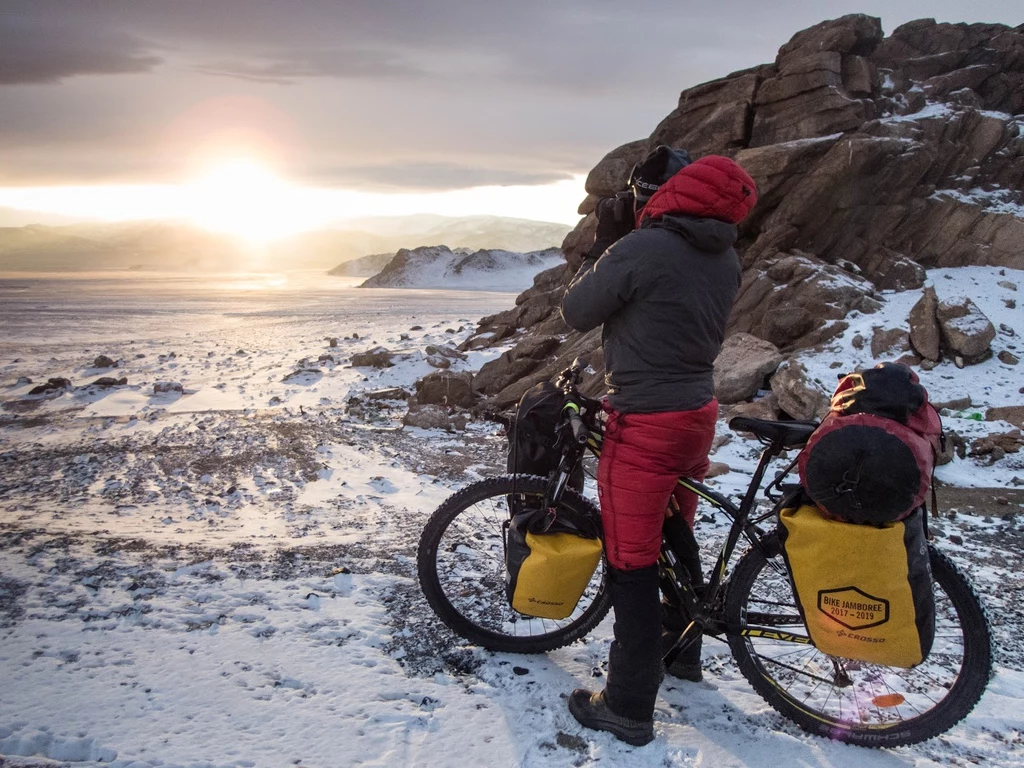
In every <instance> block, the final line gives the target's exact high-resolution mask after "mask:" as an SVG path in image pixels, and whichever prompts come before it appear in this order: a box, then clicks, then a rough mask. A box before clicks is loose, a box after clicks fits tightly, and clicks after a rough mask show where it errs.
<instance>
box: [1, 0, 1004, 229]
mask: <svg viewBox="0 0 1024 768" xmlns="http://www.w3.org/2000/svg"><path fill="white" fill-rule="evenodd" d="M851 12H866V13H870V14H872V15H876V16H880V17H881V18H882V23H883V27H884V29H885V31H886V33H889V32H891V31H892V29H894V28H895V27H896V26H898V25H899V24H901V23H903V22H905V21H908V20H910V19H915V18H922V17H934V18H937V19H938V20H940V21H991V22H1002V23H1006V24H1010V25H1014V26H1015V25H1017V24H1021V23H1022V22H1024V3H1022V2H1021V0H974V1H973V2H971V3H964V2H961V1H960V0H956V1H954V0H861V1H860V2H849V1H847V0H818V1H817V2H806V1H805V0H775V1H774V2H763V1H761V2H753V0H743V1H739V0H718V1H717V2H712V3H708V2H700V3H694V2H686V0H683V1H682V2H680V0H630V2H623V0H582V1H580V2H577V1H576V0H566V1H564V2H559V1H558V0H496V1H492V0H429V1H427V0H397V1H395V0H391V1H389V0H330V1H324V0H278V1H277V2H269V1H268V0H202V1H201V2H198V1H195V2H194V1H190V0H173V1H172V0H119V1H118V2H102V1H100V0H74V1H73V2H71V1H69V0H61V1H57V0H3V3H2V5H0V188H6V189H5V194H4V195H3V196H0V205H7V206H11V203H12V200H13V202H14V203H18V200H17V199H14V198H12V195H14V194H16V192H17V190H21V191H22V192H23V193H24V197H23V198H22V202H24V203H25V205H24V207H30V205H29V203H31V201H32V200H36V199H38V192H39V188H47V189H51V188H54V187H68V186H75V187H83V186H84V187H97V186H98V187H107V186H110V185H175V184H180V183H183V182H186V181H187V180H188V179H193V178H196V177H197V175H198V176H201V175H202V174H204V173H206V172H208V171H209V169H211V168H215V167H217V165H218V164H219V163H224V162H227V161H232V160H242V161H253V162H254V163H255V164H256V165H257V166H258V167H259V168H260V169H263V170H265V171H266V172H267V173H269V174H271V175H272V176H273V178H274V179H277V180H286V181H287V182H288V183H289V184H294V185H298V186H301V187H303V188H317V189H344V190H352V191H356V192H375V193H405V194H407V195H408V194H418V193H424V192H435V193H436V192H439V191H446V190H459V189H462V190H464V189H467V188H476V187H480V186H493V185H505V186H509V185H511V186H514V187H516V188H518V189H522V188H523V187H532V186H538V187H540V186H543V185H551V184H555V183H558V182H561V183H562V185H563V186H567V185H572V184H576V185H578V184H579V176H580V175H582V174H585V173H586V172H587V171H588V170H589V169H590V168H591V167H593V166H594V164H595V163H596V162H597V161H598V160H599V159H600V158H601V157H602V156H603V155H604V154H605V153H606V152H608V151H609V150H611V149H613V148H614V147H616V146H618V145H620V144H622V143H624V142H627V141H631V140H633V139H637V138H642V137H644V136H646V135H648V134H649V133H650V132H651V130H652V129H653V128H654V126H655V125H656V124H657V123H658V122H659V121H660V120H661V118H662V117H664V116H665V115H666V114H667V113H668V112H669V111H671V110H672V108H673V107H674V106H675V102H676V99H677V97H678V93H679V91H680V90H682V89H684V88H686V87H688V86H691V85H694V84H697V83H700V82H703V81H705V80H709V79H713V78H716V77H720V76H723V75H725V74H727V73H729V72H731V71H734V70H737V69H742V68H745V67H748V66H752V65H755V64H759V63H763V62H767V61H771V60H772V59H774V56H775V53H776V51H777V50H778V48H779V46H780V45H782V44H783V43H785V42H786V41H787V40H788V39H789V38H790V37H791V36H792V34H793V33H794V32H796V31H797V30H799V29H802V28H805V27H807V26H810V25H812V24H815V23H817V22H819V21H821V20H823V19H825V18H834V17H836V16H840V15H843V14H845V13H851ZM32 188H35V192H33V190H32ZM573 189H574V190H575V189H577V187H573ZM33 194H36V195H37V197H32V195H33ZM573 194H576V193H575V192H574V193H573ZM576 197H577V201H578V197H579V195H578V194H576ZM379 199H384V198H379ZM15 207H16V206H15ZM494 212H495V213H501V212H502V211H494ZM571 215H572V214H571V212H570V213H568V214H566V213H565V212H561V213H560V214H559V215H558V216H552V217H550V218H560V219H563V220H564V219H566V218H567V217H571Z"/></svg>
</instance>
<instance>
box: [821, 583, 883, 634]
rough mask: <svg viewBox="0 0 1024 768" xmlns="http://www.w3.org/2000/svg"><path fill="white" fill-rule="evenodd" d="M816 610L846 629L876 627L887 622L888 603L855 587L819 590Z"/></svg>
mask: <svg viewBox="0 0 1024 768" xmlns="http://www.w3.org/2000/svg"><path fill="white" fill-rule="evenodd" d="M818 610H819V611H821V612H822V613H823V614H825V615H826V616H828V617H829V618H830V619H832V620H833V621H835V622H836V623H838V624H842V625H843V626H844V627H846V628H847V629H867V628H868V627H877V626H878V625H880V624H885V622H887V621H888V620H889V601H888V600H884V599H882V598H880V597H875V596H873V595H869V594H868V593H867V592H864V591H863V590H861V589H857V587H842V588H841V589H823V590H821V591H820V592H818Z"/></svg>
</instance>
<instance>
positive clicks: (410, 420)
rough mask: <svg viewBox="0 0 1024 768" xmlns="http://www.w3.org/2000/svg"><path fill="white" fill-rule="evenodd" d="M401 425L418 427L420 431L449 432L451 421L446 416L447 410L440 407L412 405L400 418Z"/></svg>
mask: <svg viewBox="0 0 1024 768" xmlns="http://www.w3.org/2000/svg"><path fill="white" fill-rule="evenodd" d="M402 423H403V424H404V425H405V426H407V427H419V428H420V429H444V430H448V431H450V430H451V428H452V420H451V417H450V416H449V415H448V409H447V408H445V407H444V406H441V405H434V404H427V405H412V406H410V407H409V411H408V412H407V413H406V414H405V416H403V417H402Z"/></svg>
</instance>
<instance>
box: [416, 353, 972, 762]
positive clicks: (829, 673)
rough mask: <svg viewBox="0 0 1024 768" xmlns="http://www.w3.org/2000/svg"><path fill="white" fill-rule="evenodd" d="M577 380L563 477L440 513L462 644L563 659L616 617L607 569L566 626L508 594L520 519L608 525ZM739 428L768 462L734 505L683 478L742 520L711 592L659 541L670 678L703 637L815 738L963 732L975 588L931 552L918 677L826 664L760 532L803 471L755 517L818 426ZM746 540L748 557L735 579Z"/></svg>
mask: <svg viewBox="0 0 1024 768" xmlns="http://www.w3.org/2000/svg"><path fill="white" fill-rule="evenodd" d="M581 377H582V365H581V364H580V362H579V361H576V362H575V363H574V364H573V365H572V366H571V367H570V368H567V369H566V370H565V371H563V372H562V374H561V375H560V377H559V379H558V385H559V387H560V388H561V390H562V392H563V393H564V395H565V407H564V409H563V420H562V422H561V423H560V424H559V427H558V434H559V443H558V447H559V448H560V450H561V460H560V463H559V465H558V469H557V470H556V471H555V472H554V473H553V475H552V476H551V477H540V476H535V475H503V476H499V477H493V478H488V479H485V480H481V481H478V482H476V483H473V484H471V485H469V486H467V487H466V488H463V489H462V490H461V491H459V492H458V493H456V494H454V495H453V496H451V497H450V498H448V499H447V500H446V501H445V502H444V503H443V504H442V505H441V506H440V507H439V508H438V509H437V510H436V511H435V512H434V513H433V515H432V516H431V518H430V520H429V521H428V523H427V525H426V527H425V528H424V531H423V534H422V536H421V539H420V543H419V549H418V557H417V562H418V571H419V579H420V584H421V587H422V589H423V593H424V595H425V596H426V598H427V601H428V602H429V604H430V605H431V607H432V608H433V609H434V611H435V612H436V613H437V615H438V616H439V617H440V618H441V620H442V621H443V622H444V623H445V624H446V625H447V626H448V627H449V628H451V629H452V630H453V631H454V632H456V633H457V634H459V635H461V636H462V637H464V638H466V639H467V640H469V641H471V642H473V643H476V644H478V645H481V646H483V647H485V648H488V649H490V650H492V651H505V652H513V653H542V652H545V651H549V650H553V649H555V648H559V647H561V646H564V645H567V644H569V643H571V642H573V641H575V640H578V639H580V638H582V637H583V636H585V635H586V634H587V633H588V632H590V631H591V630H592V629H593V628H594V627H595V626H597V624H598V623H599V622H600V621H601V620H602V619H603V618H604V616H605V614H606V613H607V612H608V610H609V608H610V601H609V597H608V593H607V591H606V590H605V588H604V581H605V568H604V565H603V561H602V565H599V567H598V569H597V571H596V572H595V574H594V576H593V578H592V579H591V581H590V584H589V585H588V586H587V589H586V591H585V592H584V595H583V597H582V598H581V600H580V602H579V604H578V605H577V607H576V610H575V611H574V612H573V613H572V614H571V615H570V616H569V617H568V618H566V619H563V620H560V621H555V620H551V619H540V618H533V617H529V616H526V615H523V614H519V613H516V612H515V611H513V610H512V608H511V607H510V606H509V604H508V601H507V599H506V595H505V581H504V573H505V564H504V547H505V538H504V536H505V530H506V526H507V524H508V521H509V520H510V519H511V515H512V514H513V512H514V511H515V510H517V509H522V508H526V505H544V508H548V507H555V508H556V509H558V508H567V509H569V510H571V511H573V512H576V513H584V514H590V515H594V516H596V517H597V518H598V519H600V511H599V510H598V508H597V507H596V506H595V505H594V504H593V503H592V502H591V501H589V500H588V499H586V498H584V497H583V496H582V495H581V494H580V493H578V492H576V491H575V490H573V489H571V488H569V487H567V482H568V479H569V477H570V475H571V473H572V472H573V470H574V469H575V468H576V467H577V466H578V465H579V464H580V462H581V460H582V458H583V455H584V453H585V451H587V450H590V451H591V452H592V453H593V454H594V455H600V451H601V443H602V431H601V424H600V421H599V419H598V418H597V414H599V413H600V404H599V403H598V402H597V401H595V400H593V399H590V398H587V397H585V396H584V395H582V394H581V393H580V392H579V390H578V385H579V383H580V379H581ZM729 426H730V428H731V429H733V430H734V431H739V432H745V433H751V434H754V435H755V436H756V437H757V438H758V439H759V440H760V442H761V443H762V445H764V450H763V451H762V453H761V457H760V461H759V462H758V464H757V468H756V469H755V471H754V474H753V477H752V479H751V482H750V484H749V486H748V488H747V490H746V492H745V494H744V495H743V498H742V500H741V501H740V503H739V504H738V505H736V504H734V503H733V502H732V501H730V500H729V499H727V498H726V497H725V496H723V495H721V494H719V493H717V492H716V491H714V490H713V489H711V488H709V487H708V486H707V485H705V484H704V483H701V482H697V481H695V480H692V479H688V478H680V479H679V483H680V485H682V486H683V487H684V488H687V489H689V490H691V491H693V492H694V493H696V494H697V496H698V497H699V499H700V500H701V501H702V502H703V503H705V504H707V505H710V506H711V507H712V508H713V509H715V510H717V511H718V512H721V513H723V514H725V515H726V517H727V518H729V519H730V520H731V521H732V522H731V526H730V528H729V532H728V534H727V536H726V539H725V542H724V544H723V546H722V549H721V551H720V552H719V554H718V558H717V561H716V563H715V566H714V568H713V569H712V570H711V572H710V577H709V579H708V581H707V583H706V585H702V586H698V585H697V584H694V583H693V580H692V579H691V576H690V573H689V571H688V569H687V568H686V567H684V565H683V563H684V562H685V553H683V552H680V551H679V548H678V545H675V546H674V545H673V543H672V541H670V540H669V539H670V538H671V537H669V536H666V537H664V538H663V543H662V551H661V555H660V557H659V572H660V576H661V586H662V595H663V599H664V600H665V601H666V602H667V603H668V605H669V606H671V607H672V608H674V609H675V610H676V611H678V612H679V614H680V615H681V616H682V617H683V622H684V624H685V627H686V628H685V630H684V631H683V633H682V635H681V636H680V638H679V640H678V642H677V643H676V644H675V646H674V647H673V648H672V649H671V650H670V651H669V652H668V653H667V654H666V656H665V662H666V666H668V665H670V664H671V663H672V661H673V660H674V659H675V658H676V656H677V655H678V654H679V653H680V652H682V651H683V650H684V649H685V648H686V647H688V646H689V645H690V643H692V642H695V640H696V639H697V638H698V637H699V636H700V635H701V634H702V633H703V634H707V635H710V636H713V637H718V638H724V639H725V640H726V642H727V643H728V645H729V649H730V651H731V653H732V655H733V657H734V658H735V660H736V663H737V665H738V666H739V669H740V671H741V672H742V674H743V676H744V677H745V678H746V679H747V681H748V682H749V683H750V684H751V686H752V687H753V688H754V690H755V691H756V692H757V693H758V694H759V695H760V696H761V697H762V698H763V699H764V700H765V701H767V702H768V704H770V705H771V706H772V707H773V708H774V709H775V710H776V711H778V712H779V713H780V714H781V715H783V716H784V717H786V718H788V719H789V720H791V721H793V722H794V723H796V724H797V725H798V726H800V727H801V728H803V729H804V730H806V731H809V732H811V733H815V734H818V735H821V736H826V737H828V738H831V739H836V740H839V741H843V742H848V743H851V744H857V745H861V746H867V747H895V746H904V745H908V744H914V743H917V742H920V741H924V740H926V739H929V738H932V737H934V736H937V735H939V734H941V733H944V732H945V731H947V730H949V729H950V728H952V727H953V726H954V725H956V724H957V723H958V722H960V721H961V720H962V719H963V718H965V717H966V716H967V715H968V714H969V713H970V712H971V710H972V709H973V708H974V706H975V705H976V704H977V702H978V701H979V700H980V698H981V696H982V693H983V692H984V690H985V687H986V685H987V683H988V679H989V677H990V674H991V668H992V649H991V633H990V630H989V624H988V620H987V617H986V615H985V612H984V609H983V608H982V605H981V603H980V602H979V600H978V598H977V596H976V595H975V593H974V591H973V589H972V587H971V585H970V584H969V583H968V581H967V580H966V579H965V578H964V576H963V575H962V574H961V573H960V571H959V570H958V569H957V568H956V566H955V565H954V564H953V563H952V562H951V561H950V560H949V559H948V558H947V557H946V556H945V555H943V554H942V553H941V552H939V551H938V550H937V549H936V548H935V547H934V546H932V545H931V544H929V556H930V559H931V566H932V574H933V585H934V594H935V600H936V632H935V642H934V645H933V648H932V651H931V653H930V654H929V656H928V658H927V659H926V660H925V661H924V662H922V663H921V664H919V665H918V666H916V667H913V668H910V669H903V668H896V667H883V666H879V665H875V664H868V663H864V662H859V661H855V660H851V659H844V658H838V657H832V656H826V655H825V654H823V653H821V652H820V651H818V650H817V648H815V646H814V644H813V642H812V640H811V638H810V637H809V636H808V633H807V630H806V627H805V626H804V623H803V619H802V618H801V616H800V611H799V609H798V607H797V604H796V600H795V598H794V596H793V589H792V587H791V584H790V579H789V575H788V572H787V570H786V565H785V561H784V559H783V558H782V552H781V545H780V543H779V539H778V536H777V533H776V531H775V529H774V528H772V529H766V528H765V527H764V526H765V524H766V523H768V522H769V521H771V520H773V519H776V518H777V515H778V512H779V511H780V510H781V509H782V508H783V507H784V506H785V505H786V504H787V502H790V501H791V498H792V495H793V494H794V493H797V492H799V484H798V483H796V484H793V483H785V482H783V481H784V480H785V479H786V477H787V476H788V475H789V474H790V473H791V472H792V470H793V468H794V466H795V465H796V461H795V460H794V461H792V462H791V463H789V465H788V466H787V467H786V468H785V469H784V470H783V471H781V472H779V473H778V474H777V476H776V477H775V479H774V480H773V481H772V482H770V483H769V484H768V485H767V486H766V487H765V489H764V494H765V496H766V497H767V498H768V499H769V500H770V501H771V502H772V506H771V509H770V510H769V511H767V512H762V513H760V514H754V510H755V505H756V497H757V492H758V491H759V490H760V488H761V484H762V482H763V481H764V478H765V474H766V472H767V469H768V466H769V464H770V463H771V462H772V460H774V459H776V458H778V457H780V456H781V455H782V454H783V453H784V452H785V451H788V450H794V449H799V448H801V447H802V446H803V445H804V444H805V443H806V442H807V440H808V438H809V437H810V435H811V433H812V432H813V431H814V429H815V428H816V426H817V425H816V424H815V423H813V422H799V421H793V422H775V421H764V420H760V419H753V418H745V417H737V418H734V419H732V420H731V421H730V423H729ZM741 538H743V539H744V540H745V541H746V542H747V543H748V545H749V547H748V548H747V550H746V552H745V553H744V554H743V555H742V556H740V558H739V560H738V562H737V563H736V565H735V568H734V569H733V570H732V572H731V573H729V572H728V565H729V562H730V560H731V559H732V557H733V554H734V552H735V550H736V548H737V545H738V544H739V541H740V539H741Z"/></svg>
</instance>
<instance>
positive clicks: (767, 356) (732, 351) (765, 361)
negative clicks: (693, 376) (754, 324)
mask: <svg viewBox="0 0 1024 768" xmlns="http://www.w3.org/2000/svg"><path fill="white" fill-rule="evenodd" d="M781 362H782V353H781V352H779V348H778V347H776V346H775V345H774V344H772V343H771V342H770V341H765V340H764V339H759V338H757V337H756V336H751V335H750V334H749V333H735V334H733V335H732V336H730V337H729V338H727V339H726V340H725V343H724V344H723V345H722V351H721V352H719V354H718V358H717V359H716V360H715V372H714V378H715V397H717V398H718V401H719V402H720V403H724V404H728V403H738V402H741V401H743V400H749V399H750V398H751V397H753V396H754V395H756V394H757V391H758V390H759V389H761V387H762V386H763V385H764V378H765V376H768V375H770V374H772V373H775V369H776V368H778V367H779V363H781Z"/></svg>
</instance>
